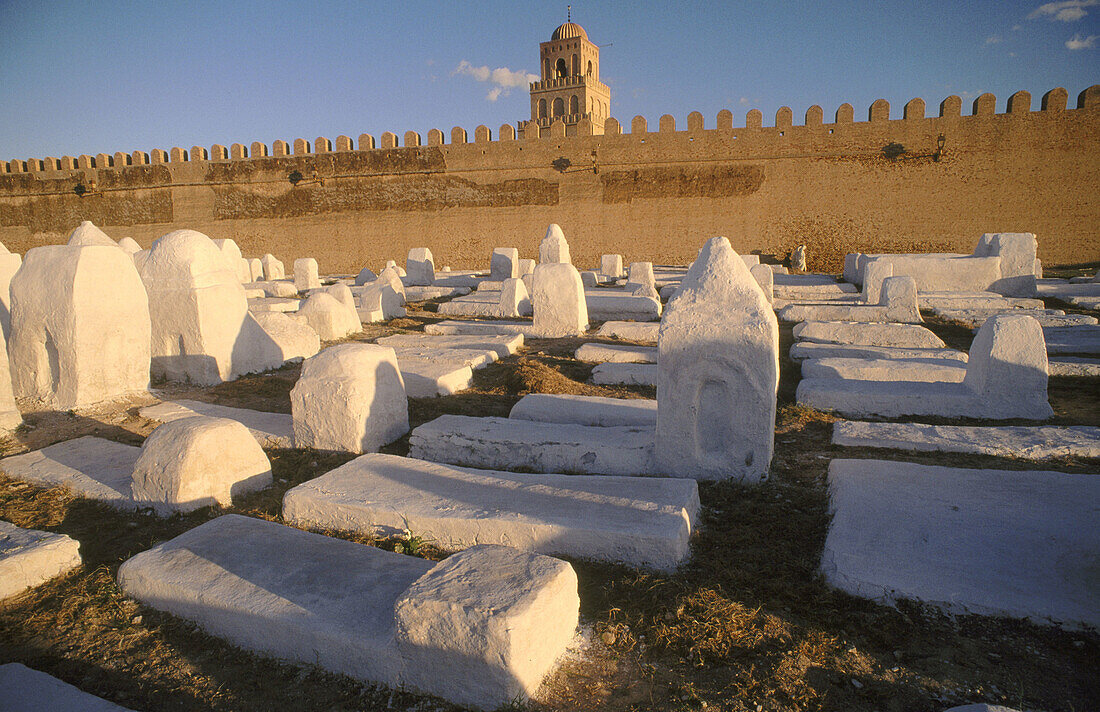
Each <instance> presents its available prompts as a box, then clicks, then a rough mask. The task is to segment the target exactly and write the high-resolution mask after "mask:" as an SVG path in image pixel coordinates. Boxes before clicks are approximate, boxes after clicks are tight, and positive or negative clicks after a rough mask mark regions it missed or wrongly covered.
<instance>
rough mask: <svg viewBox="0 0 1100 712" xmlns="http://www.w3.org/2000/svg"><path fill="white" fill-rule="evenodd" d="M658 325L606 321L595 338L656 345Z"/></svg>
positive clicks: (659, 328)
mask: <svg viewBox="0 0 1100 712" xmlns="http://www.w3.org/2000/svg"><path fill="white" fill-rule="evenodd" d="M660 330H661V325H660V323H656V324H655V323H653V322H640V321H607V322H604V323H603V325H601V326H600V328H599V329H598V330H597V331H596V336H603V337H604V338H608V339H622V340H623V341H637V342H639V343H643V344H656V343H657V333H658V332H659V331H660Z"/></svg>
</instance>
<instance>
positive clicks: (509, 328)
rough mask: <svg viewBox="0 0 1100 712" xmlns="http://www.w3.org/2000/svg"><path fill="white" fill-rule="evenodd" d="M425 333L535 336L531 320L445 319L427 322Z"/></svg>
mask: <svg viewBox="0 0 1100 712" xmlns="http://www.w3.org/2000/svg"><path fill="white" fill-rule="evenodd" d="M424 333H425V334H436V335H440V334H445V335H457V336H478V335H485V334H500V335H507V334H523V335H524V336H526V337H532V336H534V327H533V326H532V323H531V322H529V321H496V320H494V321H476V320H468V321H458V320H453V319H445V320H443V321H437V322H435V323H434V324H425V325H424Z"/></svg>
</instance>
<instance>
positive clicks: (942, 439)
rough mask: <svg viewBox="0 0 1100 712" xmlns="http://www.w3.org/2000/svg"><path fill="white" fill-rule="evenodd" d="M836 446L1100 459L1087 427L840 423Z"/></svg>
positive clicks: (1099, 439)
mask: <svg viewBox="0 0 1100 712" xmlns="http://www.w3.org/2000/svg"><path fill="white" fill-rule="evenodd" d="M833 444H834V445H842V446H845V447H882V448H892V449H895V450H915V451H919V452H965V453H976V454H980V455H996V456H999V457H1021V458H1026V459H1029V460H1045V459H1049V458H1053V457H1100V428H1098V427H1094V426H1086V425H1080V426H1070V427H1062V426H1055V425H1043V426H985V425H983V426H976V425H924V424H922V423H865V422H862V421H851V420H838V421H837V422H836V424H835V425H834V426H833Z"/></svg>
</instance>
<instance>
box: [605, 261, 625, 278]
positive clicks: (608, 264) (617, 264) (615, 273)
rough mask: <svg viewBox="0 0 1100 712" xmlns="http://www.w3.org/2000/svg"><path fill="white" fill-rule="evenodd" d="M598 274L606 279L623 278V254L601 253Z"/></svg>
mask: <svg viewBox="0 0 1100 712" xmlns="http://www.w3.org/2000/svg"><path fill="white" fill-rule="evenodd" d="M600 275H601V276H602V277H604V278H607V279H612V280H614V279H622V278H623V256H622V255H601V256H600Z"/></svg>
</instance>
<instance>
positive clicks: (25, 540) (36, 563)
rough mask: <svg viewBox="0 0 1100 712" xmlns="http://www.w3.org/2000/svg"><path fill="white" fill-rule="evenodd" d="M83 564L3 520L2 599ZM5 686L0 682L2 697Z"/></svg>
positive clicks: (70, 547)
mask: <svg viewBox="0 0 1100 712" xmlns="http://www.w3.org/2000/svg"><path fill="white" fill-rule="evenodd" d="M685 543H686V542H685ZM80 563H81V561H80V544H79V542H77V541H76V540H74V539H71V538H69V537H67V536H65V535H64V534H53V533H51V532H43V531H38V530H35V529H21V528H19V527H17V526H15V525H14V524H9V523H8V522H5V521H0V600H3V599H5V598H11V597H12V596H17V595H19V594H20V593H23V592H24V591H26V590H27V589H29V588H34V587H35V586H40V585H42V584H44V583H46V582H47V581H49V580H50V579H52V578H54V577H55V576H60V575H61V574H64V573H67V572H69V571H71V570H73V569H75V568H76V567H77V566H80ZM2 689H3V686H2V685H0V697H3V695H2ZM0 704H2V703H0Z"/></svg>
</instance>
